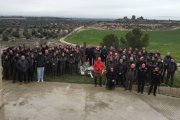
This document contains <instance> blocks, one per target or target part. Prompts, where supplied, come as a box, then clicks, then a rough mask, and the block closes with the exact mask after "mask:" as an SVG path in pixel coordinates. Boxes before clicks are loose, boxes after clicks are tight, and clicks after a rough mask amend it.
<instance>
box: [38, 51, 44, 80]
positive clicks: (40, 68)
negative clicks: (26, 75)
mask: <svg viewBox="0 0 180 120" xmlns="http://www.w3.org/2000/svg"><path fill="white" fill-rule="evenodd" d="M45 63H46V59H45V57H44V55H43V54H42V52H39V55H38V56H37V59H36V66H37V79H38V81H37V82H40V81H41V82H43V81H44V67H45Z"/></svg>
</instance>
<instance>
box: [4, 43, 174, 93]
mask: <svg viewBox="0 0 180 120" xmlns="http://www.w3.org/2000/svg"><path fill="white" fill-rule="evenodd" d="M1 60H2V61H1V62H2V67H3V79H7V80H8V79H12V80H13V83H15V82H17V81H19V82H20V83H22V82H25V83H27V82H32V81H34V78H35V77H34V76H35V75H36V76H37V82H43V81H44V74H45V75H50V76H52V77H55V76H62V75H64V74H70V75H71V74H73V73H77V74H78V73H79V67H80V66H81V65H82V64H83V63H84V62H88V63H89V64H90V66H93V68H94V78H95V86H97V84H98V78H99V85H100V86H102V84H103V83H102V79H103V76H106V80H105V81H106V82H105V85H106V87H107V88H108V89H113V88H115V87H119V86H122V87H124V88H125V90H132V85H133V84H137V85H138V90H137V92H138V93H143V91H144V86H145V85H146V84H149V85H150V89H149V94H150V93H151V92H152V90H153V94H154V95H156V89H157V86H158V85H160V84H161V83H164V84H165V85H170V86H172V85H173V83H174V74H175V71H176V70H177V64H176V62H175V60H174V59H173V58H172V57H171V55H170V53H167V55H166V56H165V57H164V59H162V58H161V54H160V53H159V52H158V51H156V52H152V51H149V52H147V51H146V49H145V48H142V49H137V48H135V49H132V48H125V49H122V48H119V49H118V50H116V49H115V48H113V47H110V48H107V47H106V46H103V47H89V46H88V47H83V46H71V45H65V46H62V45H56V46H48V45H42V46H39V47H35V48H30V47H24V46H19V47H8V48H6V49H4V50H3V53H2V56H1ZM35 73H37V74H35Z"/></svg>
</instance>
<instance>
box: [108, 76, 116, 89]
mask: <svg viewBox="0 0 180 120" xmlns="http://www.w3.org/2000/svg"><path fill="white" fill-rule="evenodd" d="M115 86H116V83H115V81H114V82H113V81H112V80H110V79H108V80H107V84H106V87H107V89H110V90H111V89H114V88H115Z"/></svg>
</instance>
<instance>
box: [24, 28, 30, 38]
mask: <svg viewBox="0 0 180 120" xmlns="http://www.w3.org/2000/svg"><path fill="white" fill-rule="evenodd" d="M23 35H24V37H25V38H26V39H29V38H31V35H30V34H29V33H28V30H27V29H24V32H23Z"/></svg>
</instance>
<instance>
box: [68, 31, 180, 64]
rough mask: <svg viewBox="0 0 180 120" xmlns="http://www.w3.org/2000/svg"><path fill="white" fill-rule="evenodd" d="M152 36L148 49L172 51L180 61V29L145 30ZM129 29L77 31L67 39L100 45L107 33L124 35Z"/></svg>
mask: <svg viewBox="0 0 180 120" xmlns="http://www.w3.org/2000/svg"><path fill="white" fill-rule="evenodd" d="M144 32H145V33H148V34H149V36H150V44H149V46H148V48H147V49H148V50H157V49H158V50H159V51H160V52H161V54H162V55H165V54H166V53H167V52H171V54H172V56H173V57H174V58H175V59H176V60H177V61H180V29H178V30H169V31H144ZM126 33H127V31H118V30H95V29H89V30H84V31H81V32H77V33H74V34H72V35H71V36H69V37H67V38H66V40H67V41H68V42H71V43H75V44H82V43H83V42H86V43H87V44H88V45H99V44H100V42H102V39H103V37H104V36H105V35H107V34H115V35H117V36H118V38H120V37H124V36H125V34H126Z"/></svg>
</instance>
